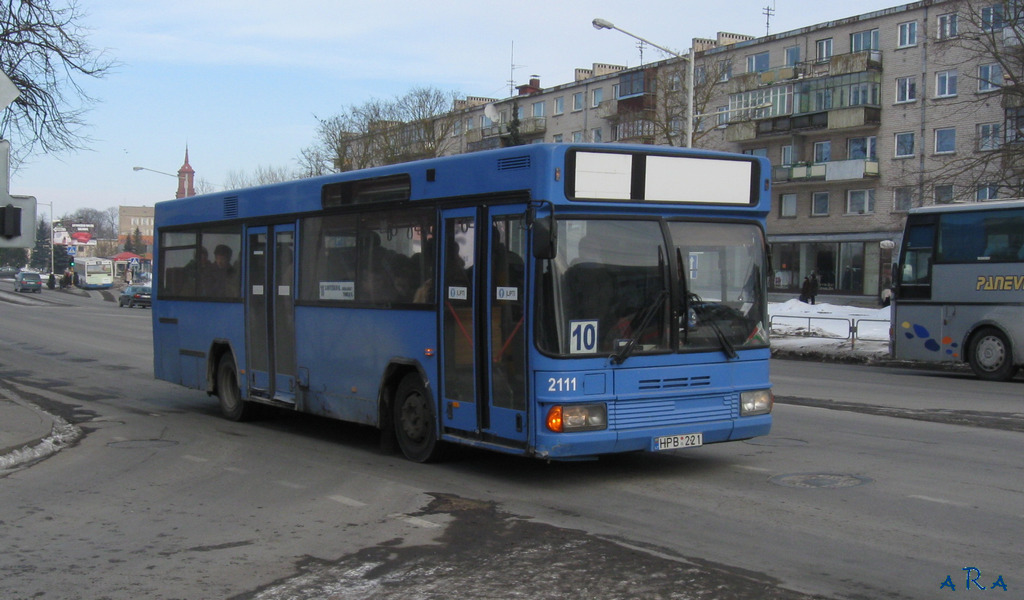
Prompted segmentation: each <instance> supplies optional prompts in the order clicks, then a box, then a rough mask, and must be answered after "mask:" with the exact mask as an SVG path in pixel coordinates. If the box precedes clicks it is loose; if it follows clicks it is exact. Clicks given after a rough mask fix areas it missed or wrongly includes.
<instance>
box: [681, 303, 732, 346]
mask: <svg viewBox="0 0 1024 600" xmlns="http://www.w3.org/2000/svg"><path fill="white" fill-rule="evenodd" d="M687 298H688V299H689V301H690V302H689V304H690V308H692V309H693V312H695V313H696V314H697V317H698V318H700V319H701V323H706V324H707V326H708V327H710V328H711V331H713V332H714V333H715V337H717V338H718V343H719V345H720V346H721V347H722V352H725V355H726V356H727V357H729V358H736V357H738V356H739V355H738V354H736V348H735V347H733V345H732V342H730V341H729V338H727V337H726V336H725V333H723V332H722V328H721V327H719V326H718V323H716V322H715V319H714V317H711V318H708V319H705V318H704V316H705V315H706V314H707V313H705V312H704V309H705V307H704V301H703V300H701V299H700V296H698V295H697V294H693V293H690V294H688V295H687Z"/></svg>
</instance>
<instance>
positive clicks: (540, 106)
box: [533, 102, 544, 117]
mask: <svg viewBox="0 0 1024 600" xmlns="http://www.w3.org/2000/svg"><path fill="white" fill-rule="evenodd" d="M533 116H535V117H543V116H544V103H543V102H534V103H533Z"/></svg>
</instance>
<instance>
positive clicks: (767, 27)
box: [761, 0, 775, 35]
mask: <svg viewBox="0 0 1024 600" xmlns="http://www.w3.org/2000/svg"><path fill="white" fill-rule="evenodd" d="M761 14H763V15H764V34H765V35H771V26H772V16H773V15H774V14H775V0H772V5H771V6H766V7H764V10H763V11H762V12H761Z"/></svg>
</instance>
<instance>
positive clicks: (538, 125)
mask: <svg viewBox="0 0 1024 600" xmlns="http://www.w3.org/2000/svg"><path fill="white" fill-rule="evenodd" d="M545 131H547V119H546V118H545V117H527V118H525V119H520V120H519V135H536V134H543V133H544V132H545ZM508 134H509V124H508V123H496V124H494V125H491V126H489V127H483V128H481V129H480V135H481V137H483V138H490V137H500V136H505V135H508Z"/></svg>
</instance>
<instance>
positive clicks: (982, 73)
mask: <svg viewBox="0 0 1024 600" xmlns="http://www.w3.org/2000/svg"><path fill="white" fill-rule="evenodd" d="M1002 80H1003V69H1002V67H1000V66H999V64H997V63H993V64H990V65H981V66H980V67H978V91H979V92H991V91H994V90H998V89H999V88H1000V87H1002Z"/></svg>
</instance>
